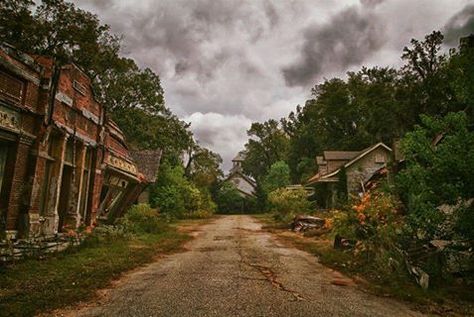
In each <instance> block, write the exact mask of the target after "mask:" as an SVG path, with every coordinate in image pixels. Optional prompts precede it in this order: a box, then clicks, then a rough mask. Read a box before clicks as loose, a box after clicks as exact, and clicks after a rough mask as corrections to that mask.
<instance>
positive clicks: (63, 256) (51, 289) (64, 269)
mask: <svg viewBox="0 0 474 317" xmlns="http://www.w3.org/2000/svg"><path fill="white" fill-rule="evenodd" d="M161 228H162V230H161V231H160V232H158V233H141V234H135V235H133V237H131V238H125V237H122V238H117V237H114V238H112V239H102V238H97V237H92V238H89V239H88V240H86V242H85V243H84V244H83V245H81V246H80V247H77V248H74V249H70V250H67V251H66V252H64V253H60V254H57V255H54V256H51V257H49V258H47V259H45V260H36V259H30V260H26V261H23V262H19V263H17V264H15V265H11V266H8V267H1V268H0V316H33V315H35V314H37V313H39V312H44V311H49V310H53V309H58V308H63V307H66V306H68V305H72V304H75V303H77V302H78V301H85V300H89V299H91V298H93V297H94V296H95V291H96V290H98V289H100V288H104V287H106V286H107V285H108V284H109V283H110V282H111V281H112V280H113V279H115V278H117V277H119V276H120V274H121V273H123V272H125V271H127V270H130V269H132V268H135V267H137V266H140V265H142V264H144V263H147V262H150V261H152V260H153V258H154V257H155V256H156V255H157V254H160V253H167V252H172V251H176V250H179V249H180V248H181V246H182V245H183V243H184V242H185V241H187V240H189V239H190V238H191V237H190V236H189V235H187V234H185V233H181V232H178V230H177V228H176V227H175V226H161Z"/></svg>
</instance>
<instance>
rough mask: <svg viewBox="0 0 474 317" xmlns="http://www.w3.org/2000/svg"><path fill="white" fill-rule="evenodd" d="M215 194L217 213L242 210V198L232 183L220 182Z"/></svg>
mask: <svg viewBox="0 0 474 317" xmlns="http://www.w3.org/2000/svg"><path fill="white" fill-rule="evenodd" d="M216 196H217V197H216V203H217V210H218V211H219V213H224V214H230V213H240V212H242V211H243V210H242V209H243V207H244V198H243V197H242V196H241V194H240V193H239V191H238V190H237V188H236V187H235V186H234V184H232V183H230V182H224V183H222V184H221V186H220V187H219V189H218V191H217V195H216Z"/></svg>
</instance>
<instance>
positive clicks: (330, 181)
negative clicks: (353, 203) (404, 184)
mask: <svg viewBox="0 0 474 317" xmlns="http://www.w3.org/2000/svg"><path fill="white" fill-rule="evenodd" d="M391 157H392V149H391V148H389V147H388V146H386V145H385V144H383V143H377V144H375V145H373V146H371V147H368V148H366V149H364V150H362V151H324V152H323V155H322V156H317V157H316V163H317V165H318V172H317V173H316V174H315V175H314V176H312V177H311V178H310V179H308V181H307V182H306V185H312V186H314V187H315V188H317V189H319V191H317V192H319V193H320V195H321V193H324V194H322V195H323V196H324V197H319V198H322V199H321V200H320V203H321V204H322V205H323V206H322V207H325V208H330V207H333V206H334V205H335V203H336V200H337V197H338V190H339V191H340V190H341V188H343V190H344V191H345V192H344V193H343V194H344V195H345V196H347V195H350V194H353V195H357V194H359V193H362V192H364V191H365V188H364V184H365V183H366V182H367V181H368V180H369V179H370V178H371V177H372V176H373V175H374V174H375V173H377V171H379V170H380V169H381V168H383V167H385V166H386V164H387V163H388V162H389V161H390V160H391ZM341 182H343V184H341ZM339 194H340V193H339Z"/></svg>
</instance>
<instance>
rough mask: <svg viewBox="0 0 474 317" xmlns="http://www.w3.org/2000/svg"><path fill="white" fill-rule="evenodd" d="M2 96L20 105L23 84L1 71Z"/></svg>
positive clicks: (0, 88) (0, 85) (0, 89)
mask: <svg viewBox="0 0 474 317" xmlns="http://www.w3.org/2000/svg"><path fill="white" fill-rule="evenodd" d="M0 94H2V95H3V96H4V97H6V98H7V99H9V100H11V101H13V102H15V103H20V102H21V98H22V94H23V82H22V81H21V80H19V79H17V78H15V77H13V76H10V75H8V74H7V73H5V72H2V71H0Z"/></svg>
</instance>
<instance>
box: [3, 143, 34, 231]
mask: <svg viewBox="0 0 474 317" xmlns="http://www.w3.org/2000/svg"><path fill="white" fill-rule="evenodd" d="M30 145H31V142H27V140H23V139H22V138H20V140H19V142H18V145H17V149H16V153H15V159H14V165H13V166H7V167H6V168H12V169H13V171H12V181H11V189H10V196H9V198H8V207H7V219H6V220H7V223H6V234H7V237H9V238H17V235H18V229H19V228H18V226H19V220H20V219H19V218H20V209H21V207H22V197H24V195H25V191H27V190H28V181H27V179H26V173H27V167H28V159H29V149H30Z"/></svg>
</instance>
